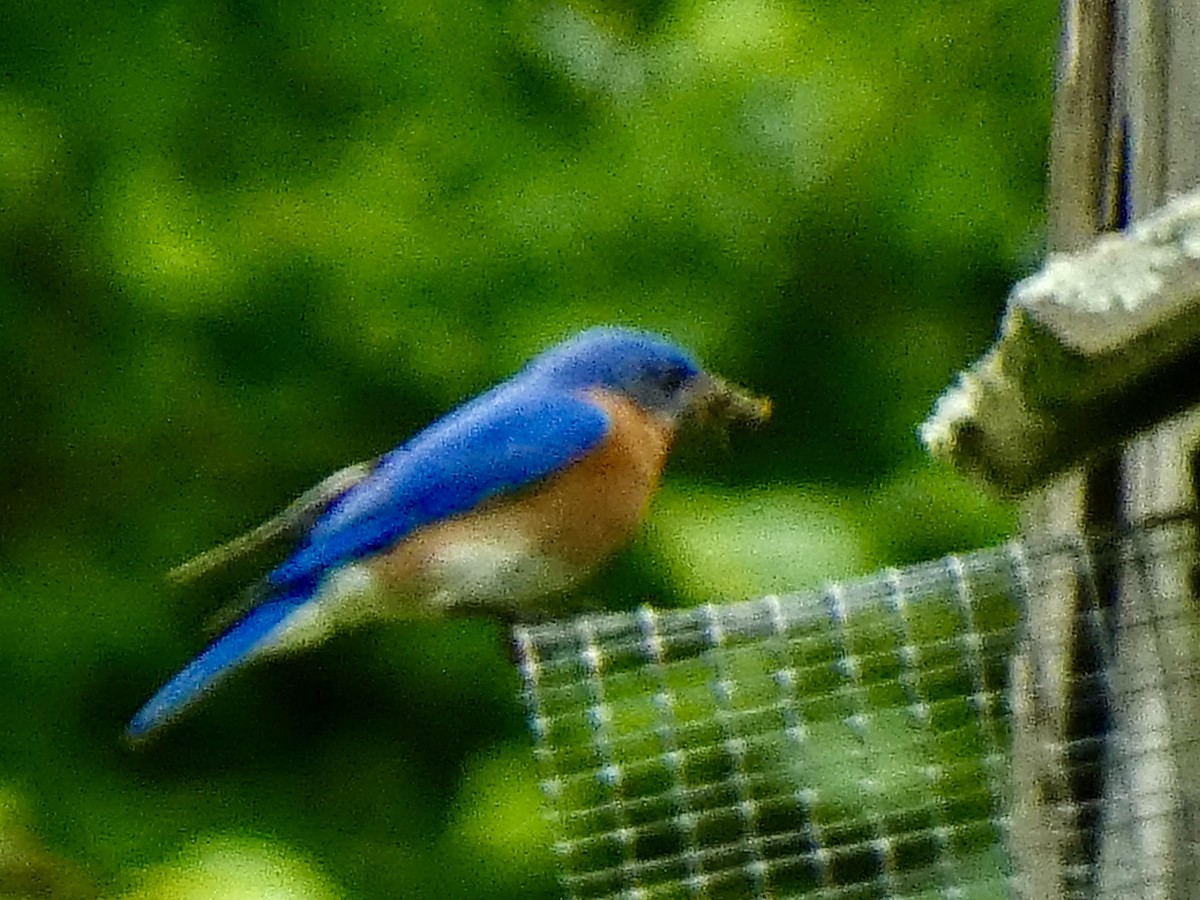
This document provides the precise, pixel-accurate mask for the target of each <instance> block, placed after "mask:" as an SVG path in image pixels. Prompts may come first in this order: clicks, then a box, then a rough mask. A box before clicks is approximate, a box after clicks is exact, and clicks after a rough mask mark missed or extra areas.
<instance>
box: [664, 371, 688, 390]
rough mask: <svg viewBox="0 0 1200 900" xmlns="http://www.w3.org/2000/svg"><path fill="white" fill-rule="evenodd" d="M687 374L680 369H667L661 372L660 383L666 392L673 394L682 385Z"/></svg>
mask: <svg viewBox="0 0 1200 900" xmlns="http://www.w3.org/2000/svg"><path fill="white" fill-rule="evenodd" d="M685 381H687V375H686V373H685V372H684V371H683V370H682V369H668V370H667V371H665V372H664V373H663V374H662V379H661V382H660V383H661V384H662V386H663V389H664V390H665V391H666V392H667V393H668V394H673V393H675V392H676V391H678V390H679V389H680V388H681V387H683V383H684V382H685Z"/></svg>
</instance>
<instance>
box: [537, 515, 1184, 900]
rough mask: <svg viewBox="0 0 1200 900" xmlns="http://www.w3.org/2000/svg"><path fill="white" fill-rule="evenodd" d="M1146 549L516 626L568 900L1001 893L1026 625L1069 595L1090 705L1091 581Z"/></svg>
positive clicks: (1102, 632) (1015, 561) (1158, 543)
mask: <svg viewBox="0 0 1200 900" xmlns="http://www.w3.org/2000/svg"><path fill="white" fill-rule="evenodd" d="M1149 533H1150V534H1151V535H1152V536H1154V537H1155V538H1156V539H1155V540H1149V539H1148V538H1147V537H1146V534H1139V535H1137V536H1132V535H1129V534H1126V535H1120V536H1109V537H1107V538H1083V537H1076V538H1063V539H1057V540H1054V541H1047V542H1042V543H1040V544H1032V543H1028V542H1014V543H1010V544H1007V545H1005V546H1002V547H998V548H993V549H987V550H981V551H976V552H972V553H968V554H963V555H956V556H949V557H946V558H945V559H942V560H939V561H936V562H929V563H922V564H919V565H914V566H910V567H907V568H903V569H888V570H884V571H882V572H878V573H876V574H874V575H872V576H870V577H867V578H864V579H861V580H857V581H851V582H845V583H839V584H834V585H831V586H829V587H827V588H824V589H822V590H817V591H810V592H803V593H797V594H791V595H786V596H771V597H763V598H759V599H755V600H750V601H745V602H739V603H732V604H726V605H709V606H702V607H697V608H692V609H683V610H670V611H658V610H654V609H651V608H649V607H643V608H641V609H639V610H636V611H634V612H628V613H614V614H605V615H595V616H584V617H580V618H577V619H574V620H571V621H564V622H551V623H543V624H538V625H532V626H521V627H518V628H517V629H516V631H515V640H516V645H517V651H518V656H519V661H520V665H521V671H522V677H523V679H524V684H525V689H526V696H527V702H528V704H529V709H530V721H531V726H532V730H533V734H534V740H535V750H536V753H537V756H538V758H539V761H540V764H541V767H542V773H543V778H544V780H543V788H544V792H545V794H546V796H547V798H548V802H549V805H550V808H551V810H552V812H553V816H554V821H555V829H556V830H555V833H556V838H557V843H556V850H557V852H558V853H559V855H560V856H561V858H562V862H563V871H564V873H565V874H564V885H565V887H566V891H567V893H568V895H569V896H570V897H573V898H577V900H600V898H613V900H616V898H624V900H657V898H676V897H678V898H684V897H703V898H730V900H732V898H786V897H819V898H874V897H879V898H884V897H954V898H984V897H989V898H990V897H1006V896H1010V894H1011V892H1012V890H1013V886H1014V876H1013V866H1012V864H1011V861H1010V858H1009V854H1008V849H1007V848H1008V841H1007V837H1008V828H1009V798H1010V796H1011V790H1010V749H1011V748H1010V744H1011V740H1010V730H1011V714H1012V709H1011V705H1010V695H1009V692H1008V685H1009V668H1010V662H1011V659H1012V657H1013V654H1014V651H1015V648H1016V647H1017V643H1018V633H1019V630H1020V627H1021V623H1022V621H1023V615H1024V611H1025V610H1026V609H1027V608H1028V605H1029V604H1030V603H1034V602H1037V598H1038V597H1039V596H1040V595H1041V594H1043V593H1044V592H1045V591H1046V590H1048V589H1049V588H1050V587H1051V586H1061V585H1062V583H1063V580H1064V578H1065V579H1069V580H1071V581H1072V582H1073V583H1075V584H1077V585H1079V586H1080V591H1079V597H1080V603H1079V604H1078V606H1077V607H1075V609H1074V610H1073V611H1072V613H1071V615H1072V616H1073V617H1074V621H1073V622H1072V623H1071V629H1070V630H1074V631H1077V632H1080V633H1086V634H1087V635H1088V636H1089V641H1088V642H1087V643H1088V646H1095V647H1098V648H1100V650H1099V653H1100V657H1099V659H1098V662H1097V664H1096V665H1094V666H1091V667H1090V668H1089V667H1088V666H1074V668H1075V669H1077V670H1078V677H1079V678H1080V679H1081V681H1080V684H1079V685H1078V686H1079V687H1081V688H1082V694H1083V696H1085V697H1087V696H1089V690H1090V689H1089V686H1088V684H1087V683H1086V682H1087V680H1088V679H1095V678H1097V677H1098V676H1097V672H1100V673H1103V672H1105V671H1106V670H1107V667H1108V666H1109V665H1111V655H1110V654H1111V649H1110V648H1111V635H1112V628H1113V625H1114V623H1113V621H1112V616H1113V612H1112V611H1111V610H1110V609H1108V608H1107V607H1108V605H1109V599H1110V598H1109V597H1108V596H1107V592H1106V587H1105V584H1106V581H1105V577H1102V576H1098V575H1097V568H1096V567H1097V565H1099V566H1100V567H1101V569H1102V570H1104V571H1107V570H1108V569H1109V568H1111V562H1112V560H1114V559H1117V558H1120V559H1126V558H1129V557H1131V556H1137V555H1139V554H1141V555H1142V556H1145V555H1146V554H1164V553H1179V552H1182V550H1181V548H1182V547H1183V546H1185V544H1184V542H1183V541H1182V539H1178V540H1177V539H1175V537H1173V536H1177V535H1176V530H1173V529H1172V528H1170V527H1168V526H1166V525H1163V526H1159V527H1158V528H1155V529H1153V530H1152V531H1151V532H1149ZM1188 534H1189V535H1190V532H1188ZM1186 546H1188V547H1190V546H1191V544H1190V543H1187V544H1186ZM1106 654H1109V655H1106ZM1072 677H1074V676H1072ZM1106 727H1107V724H1106V723H1105V722H1104V721H1103V717H1099V718H1097V720H1096V728H1095V729H1093V731H1097V732H1099V731H1102V730H1103V729H1104V728H1106ZM1085 730H1086V729H1085ZM1101 740H1102V736H1101V735H1100V734H1099V733H1095V734H1092V733H1085V734H1083V735H1082V736H1081V737H1080V741H1079V746H1078V747H1072V748H1068V752H1067V753H1066V758H1068V759H1071V760H1074V763H1073V764H1077V765H1078V766H1079V768H1080V771H1081V772H1085V771H1086V769H1087V767H1088V766H1092V767H1095V766H1096V765H1097V764H1098V762H1097V761H1098V759H1099V755H1098V753H1097V752H1095V751H1096V748H1097V747H1098V746H1099V745H1100V742H1101Z"/></svg>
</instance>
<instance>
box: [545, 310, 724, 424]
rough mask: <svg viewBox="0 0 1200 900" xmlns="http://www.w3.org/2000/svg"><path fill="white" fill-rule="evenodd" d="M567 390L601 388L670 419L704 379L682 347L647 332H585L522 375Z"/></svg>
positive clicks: (562, 344)
mask: <svg viewBox="0 0 1200 900" xmlns="http://www.w3.org/2000/svg"><path fill="white" fill-rule="evenodd" d="M523 374H525V375H527V376H532V377H535V378H546V379H549V380H550V381H552V382H553V383H554V384H555V385H556V386H557V387H561V388H566V389H568V390H584V389H587V388H600V389H605V390H611V391H617V392H619V393H622V394H624V395H626V396H628V397H630V398H632V399H633V400H635V401H637V403H638V405H640V406H641V407H642V408H643V409H645V410H646V411H647V412H652V413H656V414H659V415H662V416H665V417H667V418H670V419H675V418H677V417H678V416H679V415H680V414H681V413H683V412H684V411H685V409H686V408H687V407H688V405H689V403H690V402H691V401H692V399H693V398H694V396H695V395H696V393H697V392H698V391H702V390H703V389H704V388H706V387H707V382H708V376H707V375H705V373H704V371H703V370H702V369H701V368H700V366H699V365H697V363H696V361H695V360H694V359H693V358H692V357H691V355H690V354H689V353H688V352H687V351H686V350H684V349H682V348H681V347H678V346H676V345H675V344H673V343H671V342H670V341H668V340H666V339H665V338H663V337H660V336H658V335H656V334H651V333H650V332H648V331H637V330H634V329H632V328H613V327H603V328H589V329H588V330H587V331H582V332H580V333H579V334H577V335H575V336H574V337H573V338H570V339H569V340H566V341H564V342H563V343H561V344H559V345H557V346H556V347H553V348H551V349H550V350H547V351H546V352H545V353H543V354H542V355H541V356H538V357H536V358H535V359H533V360H532V361H531V362H530V363H529V366H528V367H527V368H526V370H525V372H524V373H523Z"/></svg>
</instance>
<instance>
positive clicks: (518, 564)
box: [418, 534, 577, 613]
mask: <svg viewBox="0 0 1200 900" xmlns="http://www.w3.org/2000/svg"><path fill="white" fill-rule="evenodd" d="M576 574H577V573H575V572H573V571H571V569H570V567H569V566H567V565H566V564H565V563H563V562H561V561H560V560H556V559H554V558H553V557H550V556H547V555H546V554H544V553H540V552H538V550H537V548H536V546H535V545H534V543H533V542H532V541H528V540H523V539H520V537H519V536H516V535H511V534H510V535H507V536H505V537H502V538H496V537H492V538H490V539H483V540H478V539H476V540H463V541H453V540H450V541H446V542H445V543H443V544H441V546H439V547H437V548H436V549H434V550H433V552H432V553H431V554H430V556H429V559H428V562H427V564H426V567H425V573H424V576H425V577H424V579H423V580H424V581H425V582H426V584H427V586H428V590H426V591H423V592H422V593H423V594H424V596H422V597H420V598H418V603H420V604H421V605H422V606H424V607H425V608H426V609H427V610H428V611H429V612H434V613H441V612H464V611H470V610H472V609H478V610H485V611H489V612H501V613H505V612H507V613H512V612H514V611H516V610H518V609H520V608H521V606H522V605H524V604H527V603H529V602H530V601H532V600H535V599H537V598H538V597H541V596H543V595H545V594H550V593H556V592H558V591H561V590H563V589H565V588H566V587H568V586H569V585H570V584H571V583H572V582H573V581H574V580H575V575H576Z"/></svg>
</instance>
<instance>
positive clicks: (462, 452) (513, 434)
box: [126, 382, 608, 742]
mask: <svg viewBox="0 0 1200 900" xmlns="http://www.w3.org/2000/svg"><path fill="white" fill-rule="evenodd" d="M607 428H608V418H607V416H606V415H605V413H604V412H603V410H601V409H600V408H599V407H597V406H594V405H593V404H591V403H589V402H587V401H586V400H585V399H582V398H580V397H577V396H574V395H570V394H560V393H552V392H546V391H544V390H539V389H537V388H536V387H531V386H527V385H521V384H519V383H515V382H510V383H508V384H505V385H501V386H500V387H499V388H496V389H495V390H493V391H491V392H489V393H487V394H484V395H483V396H481V397H479V398H477V399H476V400H474V401H472V402H471V403H469V404H467V405H466V406H463V407H461V408H460V409H458V410H457V411H455V412H454V413H451V414H450V415H449V416H447V417H446V418H444V419H442V420H440V421H439V422H436V423H434V424H433V425H431V426H430V427H429V428H427V429H426V430H425V431H423V432H421V433H420V434H418V435H417V436H416V437H414V438H413V439H412V440H410V441H408V442H407V443H405V444H402V445H401V446H399V447H397V448H396V449H395V450H393V451H391V452H390V453H388V454H385V455H384V456H383V457H381V458H380V460H379V462H378V464H377V465H376V466H375V467H374V469H372V471H371V472H370V474H369V475H367V476H366V477H364V478H363V479H362V480H361V481H359V482H358V483H357V484H355V485H354V486H353V487H351V488H350V489H349V490H347V491H346V492H345V493H344V494H343V495H342V496H341V497H340V499H338V500H337V501H336V502H335V503H334V504H333V505H332V506H331V507H330V508H329V509H328V510H327V511H326V512H325V514H324V515H322V516H321V517H320V518H318V519H317V521H316V522H315V523H313V525H312V527H311V528H310V530H309V532H308V534H307V536H306V538H305V539H304V541H303V542H302V543H301V544H300V546H299V547H298V548H297V550H296V551H295V552H294V553H293V554H292V555H291V556H290V557H289V558H288V559H287V560H286V561H285V562H284V563H283V564H282V565H280V566H278V567H276V568H275V569H273V570H272V571H271V572H270V573H268V575H267V577H266V579H264V583H263V585H262V592H263V597H264V600H263V602H261V603H259V604H258V605H256V606H254V607H253V608H252V609H251V610H249V611H248V612H247V613H246V614H245V615H244V616H242V617H241V618H240V619H238V621H236V622H235V623H234V624H233V625H231V626H230V627H229V628H227V629H226V630H225V631H224V632H222V633H221V634H220V635H219V636H218V637H217V638H216V639H215V640H213V642H212V643H210V644H209V645H208V647H206V648H205V649H204V650H203V651H202V652H201V653H200V655H199V656H197V657H196V658H195V659H194V660H192V661H191V662H190V663H188V665H187V666H185V667H184V669H183V670H182V671H181V672H179V674H177V675H176V676H175V677H174V678H172V679H171V680H170V681H168V682H167V683H166V684H165V685H164V686H163V687H161V688H160V689H159V690H158V692H157V693H156V694H155V695H154V696H153V697H151V698H150V700H149V701H148V702H147V703H146V705H145V706H143V707H142V708H141V709H140V710H139V711H138V713H137V714H136V715H135V716H134V717H133V719H132V720H131V721H130V723H129V725H128V727H127V728H126V736H127V737H128V738H129V739H130V740H132V741H135V742H137V741H141V740H144V739H145V738H146V737H148V736H149V735H150V734H151V733H152V732H153V731H154V730H156V729H157V728H158V727H160V726H161V725H163V724H165V723H166V722H168V721H170V720H171V719H173V718H175V717H176V716H177V715H178V714H179V713H180V712H182V711H183V710H184V709H185V708H186V707H188V706H190V705H191V704H192V703H194V702H195V701H196V700H198V699H199V698H200V697H202V696H203V695H204V694H205V693H207V692H208V691H209V690H210V689H211V688H212V687H213V686H215V685H216V684H217V683H218V682H219V681H220V680H222V679H223V678H224V677H225V676H226V675H228V674H229V673H231V672H233V671H234V670H235V669H237V668H238V667H239V666H241V665H242V664H243V663H245V662H246V661H248V660H249V659H250V658H251V657H253V656H254V655H255V654H256V653H257V652H258V651H260V650H263V649H265V648H267V647H269V646H270V645H271V644H272V642H273V640H274V638H275V637H276V635H277V634H278V633H279V632H280V631H281V630H283V629H285V628H286V627H287V623H288V621H289V620H290V619H291V617H292V616H293V615H294V614H295V613H296V612H297V611H298V610H299V609H300V608H301V607H303V606H304V605H305V604H306V603H309V602H310V601H312V600H313V598H314V595H315V594H316V593H317V591H318V590H319V588H320V585H321V580H322V579H323V578H324V576H325V575H326V574H328V573H329V572H330V571H331V570H333V569H335V568H337V567H338V566H340V565H342V564H344V563H347V562H350V561H353V560H356V559H360V558H362V557H364V556H367V555H369V554H371V553H374V552H377V551H379V550H381V549H383V548H385V547H387V546H390V545H391V544H394V543H395V542H396V541H398V540H400V539H401V538H403V537H404V536H405V535H407V534H409V533H411V532H412V531H414V530H415V529H417V528H420V527H421V526H422V525H427V524H430V523H431V522H435V521H438V520H440V519H444V518H447V517H449V516H453V515H456V514H458V513H463V512H467V511H468V510H471V509H473V508H475V507H476V506H478V505H479V504H480V503H482V502H483V501H485V500H487V499H489V498H491V497H495V496H499V495H501V494H504V493H508V492H511V491H514V490H519V489H520V488H522V487H524V486H526V485H528V484H531V483H533V482H536V481H539V480H540V479H542V478H545V477H547V476H549V475H552V474H553V473H554V472H557V471H559V470H560V469H562V468H563V467H565V466H567V465H570V464H571V463H572V462H574V461H575V460H577V459H579V458H581V457H582V456H584V455H585V454H586V453H587V452H588V450H590V449H591V448H593V447H595V446H596V445H597V444H598V443H599V442H600V441H601V440H603V438H604V435H605V433H606V431H607Z"/></svg>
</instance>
